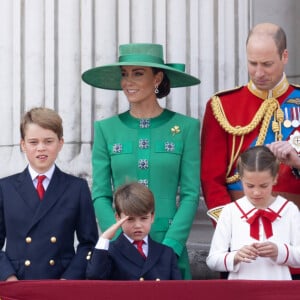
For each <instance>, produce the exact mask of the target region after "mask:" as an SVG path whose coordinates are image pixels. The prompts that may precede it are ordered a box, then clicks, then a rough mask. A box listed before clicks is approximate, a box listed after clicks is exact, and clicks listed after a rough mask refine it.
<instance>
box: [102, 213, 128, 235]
mask: <svg viewBox="0 0 300 300" xmlns="http://www.w3.org/2000/svg"><path fill="white" fill-rule="evenodd" d="M128 218H129V217H128V216H126V217H124V218H122V219H120V220H118V221H117V222H116V223H115V224H113V225H112V226H110V227H109V228H108V229H106V230H105V231H104V232H103V233H102V235H101V236H102V237H103V238H104V239H108V240H111V239H112V238H113V237H114V236H115V234H116V232H117V230H118V229H119V228H120V227H121V226H122V224H123V223H124V222H126V221H127V219H128Z"/></svg>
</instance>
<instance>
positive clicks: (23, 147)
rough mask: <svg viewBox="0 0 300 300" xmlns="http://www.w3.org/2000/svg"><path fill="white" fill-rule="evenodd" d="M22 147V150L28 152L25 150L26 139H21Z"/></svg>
mask: <svg viewBox="0 0 300 300" xmlns="http://www.w3.org/2000/svg"><path fill="white" fill-rule="evenodd" d="M20 147H21V150H22V152H26V151H25V141H24V140H20Z"/></svg>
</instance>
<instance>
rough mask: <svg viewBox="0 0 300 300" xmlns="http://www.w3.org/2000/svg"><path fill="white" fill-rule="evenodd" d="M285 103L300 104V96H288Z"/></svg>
mask: <svg viewBox="0 0 300 300" xmlns="http://www.w3.org/2000/svg"><path fill="white" fill-rule="evenodd" d="M286 102H287V103H292V104H296V105H298V106H299V105H300V98H290V99H289V100H287V101H286Z"/></svg>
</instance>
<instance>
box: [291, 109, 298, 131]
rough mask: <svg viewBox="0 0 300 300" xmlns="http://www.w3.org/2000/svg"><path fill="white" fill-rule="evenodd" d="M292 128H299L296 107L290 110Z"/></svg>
mask: <svg viewBox="0 0 300 300" xmlns="http://www.w3.org/2000/svg"><path fill="white" fill-rule="evenodd" d="M292 117H293V119H292V126H293V127H294V128H296V127H298V126H299V121H298V117H297V112H296V107H293V110H292Z"/></svg>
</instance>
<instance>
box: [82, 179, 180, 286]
mask: <svg viewBox="0 0 300 300" xmlns="http://www.w3.org/2000/svg"><path fill="white" fill-rule="evenodd" d="M115 209H116V220H117V222H116V223H115V224H114V225H112V226H111V227H110V228H108V229H107V230H106V231H105V232H103V234H102V235H101V236H100V238H99V241H98V243H97V245H96V247H95V249H94V251H93V254H92V256H91V259H90V261H89V262H88V267H87V278H88V279H104V280H107V279H113V280H172V279H173V280H179V279H181V273H180V271H179V268H178V266H177V258H176V255H175V253H174V251H173V250H172V249H171V248H170V247H168V246H165V245H163V244H160V243H157V242H155V241H153V240H152V239H151V237H150V236H149V232H150V229H151V224H152V223H153V220H154V197H153V194H152V192H151V191H150V190H149V189H148V188H147V187H146V186H145V185H143V184H141V183H137V182H132V183H129V184H125V185H123V186H121V187H119V188H118V189H117V191H116V193H115ZM120 227H121V228H122V233H121V234H120V235H119V236H118V238H117V239H116V240H115V241H110V240H111V239H112V238H113V237H114V236H115V234H116V232H117V231H118V229H119V228H120Z"/></svg>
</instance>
